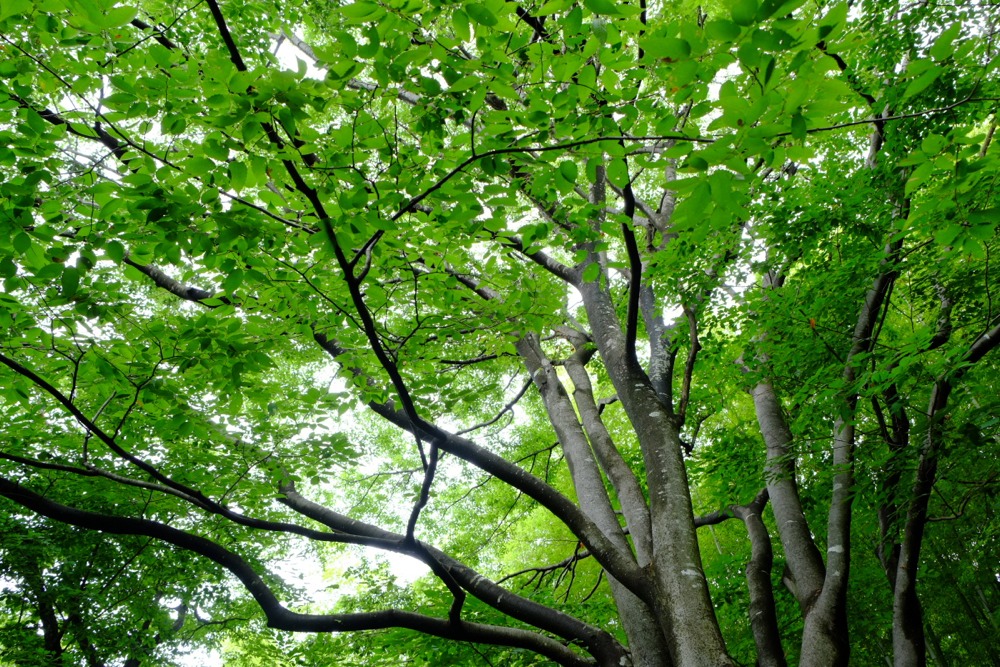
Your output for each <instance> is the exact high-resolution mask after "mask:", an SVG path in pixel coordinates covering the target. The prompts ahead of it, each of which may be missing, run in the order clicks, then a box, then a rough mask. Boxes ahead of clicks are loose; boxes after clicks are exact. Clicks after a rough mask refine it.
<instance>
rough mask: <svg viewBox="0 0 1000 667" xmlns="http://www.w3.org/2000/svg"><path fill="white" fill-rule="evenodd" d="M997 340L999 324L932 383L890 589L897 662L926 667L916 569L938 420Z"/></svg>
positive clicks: (938, 445)
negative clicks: (960, 384)
mask: <svg viewBox="0 0 1000 667" xmlns="http://www.w3.org/2000/svg"><path fill="white" fill-rule="evenodd" d="M998 344H1000V323H998V321H997V320H994V321H993V322H991V326H990V328H989V329H987V330H986V331H985V332H984V333H983V334H982V335H980V336H979V337H978V338H976V340H975V341H974V342H973V343H972V345H971V346H970V347H969V349H968V351H967V352H966V353H965V354H964V355H963V357H962V362H964V363H963V364H962V365H960V366H959V367H958V368H957V369H956V370H954V371H952V372H951V373H950V374H945V375H943V376H942V377H940V378H938V380H937V381H936V382H935V383H934V387H933V389H932V390H931V397H930V402H929V405H928V408H927V422H928V424H927V435H926V437H925V439H924V445H923V447H922V448H921V452H920V458H919V461H918V462H917V471H916V474H915V477H914V482H913V491H912V498H913V499H912V501H911V504H910V507H909V510H908V511H907V513H906V525H905V527H904V529H903V540H902V543H901V544H900V551H899V562H898V564H897V567H896V582H895V583H896V585H895V590H894V591H893V607H892V611H893V621H892V645H893V654H894V660H895V662H894V664H895V666H896V667H924V665H926V663H927V657H926V640H925V638H924V624H923V611H922V609H921V607H920V599H919V597H918V596H917V569H918V567H919V564H920V549H921V546H922V543H923V538H924V530H925V529H926V527H927V507H928V503H929V502H930V495H931V491H932V489H933V488H934V483H935V481H936V478H937V467H938V459H939V457H940V455H941V450H942V447H943V444H944V443H943V440H944V438H943V432H942V428H941V425H942V421H943V419H944V416H945V415H944V413H945V410H946V408H947V406H948V398H949V396H950V395H951V392H952V388H953V387H954V386H955V385H956V384H957V383H958V382H959V380H960V379H961V378H962V376H964V375H965V373H966V372H967V371H968V369H969V368H970V367H971V366H973V365H974V364H975V363H977V362H978V361H979V360H980V359H982V358H983V357H984V356H985V355H986V354H987V353H989V352H990V351H992V350H993V349H994V348H996V347H997V345H998Z"/></svg>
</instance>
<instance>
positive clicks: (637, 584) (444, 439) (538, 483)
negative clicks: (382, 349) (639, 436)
mask: <svg viewBox="0 0 1000 667" xmlns="http://www.w3.org/2000/svg"><path fill="white" fill-rule="evenodd" d="M314 338H315V339H316V342H317V344H319V345H320V347H322V348H323V349H324V350H326V351H327V353H328V354H330V356H331V357H333V358H334V359H338V358H339V357H342V356H343V354H344V353H345V352H346V350H344V348H342V347H340V345H338V344H337V343H336V341H334V340H332V339H330V338H329V337H327V336H326V335H325V334H323V333H320V332H316V333H315V334H314ZM348 370H349V371H350V372H351V373H353V374H355V375H359V376H363V375H364V374H363V373H362V371H361V370H360V369H348ZM366 381H367V380H366ZM368 407H369V408H371V410H372V411H373V412H375V413H376V414H378V415H379V416H381V417H382V418H383V419H385V420H387V421H389V422H390V423H392V424H395V425H396V426H397V427H399V428H401V429H403V430H404V431H407V432H408V433H411V434H414V435H416V434H419V435H420V436H421V437H422V438H424V439H425V441H427V442H436V443H437V445H438V446H439V447H440V448H441V450H442V451H444V452H447V453H449V454H451V455H453V456H457V457H458V458H460V459H462V460H463V461H466V462H468V463H471V464H472V465H474V466H476V467H477V468H480V469H481V470H483V471H485V472H488V473H490V474H491V475H493V476H494V477H496V478H497V479H499V480H500V481H502V482H504V483H506V484H508V485H510V486H512V487H514V488H515V489H518V490H519V491H521V492H523V493H524V494H525V495H527V496H528V497H530V498H532V499H534V500H535V501H537V502H538V503H539V504H540V505H542V506H543V507H545V508H546V509H548V510H549V511H550V512H552V513H553V514H554V515H555V516H556V517H557V518H559V520H560V521H562V522H563V523H564V524H566V526H567V527H568V528H569V530H570V531H572V532H573V534H574V535H576V536H577V537H578V538H579V539H580V541H582V542H583V543H584V544H585V545H587V548H588V549H590V550H591V551H592V552H594V553H595V556H596V557H597V560H598V561H599V562H600V563H601V565H602V566H604V567H605V568H607V569H608V571H609V572H610V573H611V574H612V575H613V576H614V577H615V578H617V579H618V580H619V581H621V582H622V583H624V584H625V585H626V586H627V587H628V588H629V589H630V590H633V592H635V593H636V594H637V595H639V596H640V597H643V596H644V595H649V594H650V591H649V590H648V587H644V585H643V583H642V582H643V575H642V573H641V571H640V569H639V567H638V566H637V565H636V564H635V561H634V560H632V558H631V556H626V555H624V554H621V553H620V552H619V551H618V549H617V548H616V547H615V546H613V545H612V543H611V542H610V541H609V540H608V538H607V537H605V536H604V534H603V533H602V532H601V530H600V529H599V528H598V527H597V526H596V525H595V524H594V523H593V522H592V521H591V520H590V519H589V518H587V517H586V515H585V514H584V513H583V512H581V511H580V508H579V507H577V506H576V504H574V503H573V502H572V501H571V500H569V499H568V498H566V497H565V496H564V495H562V494H561V493H559V491H558V490H556V489H555V488H553V487H552V486H550V485H548V484H546V483H545V482H544V481H542V480H541V479H539V478H537V477H535V476H534V475H532V474H531V473H529V472H527V471H526V470H524V469H522V468H520V467H519V466H517V465H514V464H513V463H510V462H509V461H507V460H506V459H504V458H503V457H501V456H498V455H497V454H494V453H493V452H491V451H490V450H488V449H486V448H484V447H481V446H479V445H477V444H475V443H474V442H472V441H471V440H468V439H467V438H464V437H461V436H458V435H455V434H452V433H449V432H448V431H446V430H445V429H443V428H441V427H439V426H436V425H433V424H430V423H429V422H422V423H420V424H414V423H413V422H412V421H411V420H410V419H409V418H408V417H407V416H406V414H405V413H404V412H403V411H401V410H399V409H397V408H396V407H395V405H394V404H393V403H392V402H385V403H380V402H376V401H371V402H369V403H368ZM633 587H634V589H633Z"/></svg>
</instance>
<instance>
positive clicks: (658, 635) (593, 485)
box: [517, 335, 669, 667]
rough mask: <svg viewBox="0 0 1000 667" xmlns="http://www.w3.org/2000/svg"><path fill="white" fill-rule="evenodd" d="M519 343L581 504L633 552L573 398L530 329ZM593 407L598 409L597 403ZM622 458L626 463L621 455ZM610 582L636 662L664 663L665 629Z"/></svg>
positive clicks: (642, 605)
mask: <svg viewBox="0 0 1000 667" xmlns="http://www.w3.org/2000/svg"><path fill="white" fill-rule="evenodd" d="M517 349H518V352H519V353H520V355H521V358H522V359H523V360H524V364H525V366H526V368H527V369H528V372H529V374H530V375H531V377H532V378H533V380H534V382H535V386H536V387H537V388H538V391H539V393H540V394H541V396H542V400H543V402H544V404H545V409H546V412H547V413H548V417H549V421H550V422H551V423H552V426H553V428H554V430H555V432H556V436H557V437H558V439H559V442H560V444H561V445H562V450H563V453H564V455H565V457H566V463H567V465H568V467H569V471H570V477H571V478H572V480H573V487H574V489H575V490H576V495H577V500H578V501H579V503H580V507H581V508H582V509H583V511H584V512H585V513H586V514H587V516H589V517H591V519H593V521H594V523H595V524H596V525H597V527H598V528H600V530H601V531H602V532H603V533H604V534H605V536H607V538H608V539H609V540H610V541H611V542H612V543H613V544H614V546H615V547H616V548H617V549H618V550H619V551H620V552H621V553H622V554H628V555H629V556H630V557H634V556H633V555H632V551H631V548H630V546H629V543H628V540H627V539H626V537H625V532H624V531H623V530H622V528H621V525H620V524H619V522H618V517H617V516H616V515H615V512H614V509H613V508H612V506H611V499H610V498H609V497H608V494H607V491H606V489H605V486H604V479H603V478H602V476H601V471H600V469H599V468H598V465H597V461H596V460H595V456H594V453H593V451H592V450H591V445H590V442H588V440H587V435H586V434H585V433H584V431H583V428H582V426H581V424H580V422H579V421H578V420H577V417H576V412H575V411H574V409H573V404H572V402H571V401H570V400H569V396H568V395H567V393H566V389H565V387H564V386H563V384H562V382H561V381H560V379H559V377H558V375H557V373H556V369H555V367H554V366H553V365H552V363H551V361H550V360H549V359H548V358H547V357H546V356H545V354H544V353H543V352H542V350H541V347H540V345H539V343H538V339H537V338H536V337H535V336H534V335H528V336H525V337H524V338H522V339H521V340H520V341H519V342H518V344H517ZM594 413H595V415H596V405H595V406H594ZM603 435H604V436H606V437H607V440H608V442H606V443H604V444H605V445H607V446H610V447H611V448H612V449H613V448H614V445H613V444H611V443H610V435H608V434H607V432H606V431H604V434H603ZM621 463H622V464H624V461H622V462H621ZM619 472H621V471H620V470H619ZM608 583H609V584H610V586H611V592H612V596H613V597H614V600H615V605H616V606H617V607H618V612H619V615H620V617H621V621H622V627H623V628H624V629H625V633H626V635H627V636H628V638H629V646H630V647H631V649H632V659H633V661H634V663H635V664H636V665H644V666H646V665H648V666H649V667H658V666H660V665H664V666H665V665H668V664H669V659H668V657H667V653H666V650H665V646H664V641H663V639H664V638H663V633H662V631H661V630H660V627H659V625H658V623H657V620H656V617H655V615H654V614H653V612H652V611H651V610H650V608H649V607H648V606H647V605H646V604H645V603H644V602H643V601H642V600H640V599H639V598H638V597H636V596H635V595H634V594H632V593H631V592H629V591H628V589H626V588H625V587H624V586H622V585H621V584H620V583H619V582H618V581H617V580H616V579H615V578H614V577H613V576H610V575H609V577H608Z"/></svg>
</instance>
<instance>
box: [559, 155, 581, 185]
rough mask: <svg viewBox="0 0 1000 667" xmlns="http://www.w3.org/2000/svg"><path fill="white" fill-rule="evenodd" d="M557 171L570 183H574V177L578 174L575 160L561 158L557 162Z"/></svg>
mask: <svg viewBox="0 0 1000 667" xmlns="http://www.w3.org/2000/svg"><path fill="white" fill-rule="evenodd" d="M559 173H560V174H562V177H563V178H565V179H566V180H567V181H569V182H570V183H576V179H577V177H578V176H579V169H578V168H577V166H576V162H573V161H572V160H563V161H562V162H560V163H559Z"/></svg>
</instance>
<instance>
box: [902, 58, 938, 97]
mask: <svg viewBox="0 0 1000 667" xmlns="http://www.w3.org/2000/svg"><path fill="white" fill-rule="evenodd" d="M941 71H942V70H941V68H940V67H939V66H937V65H932V66H931V67H929V68H927V70H926V71H924V73H923V74H921V75H920V76H918V77H916V78H915V79H913V80H912V81H910V83H909V84H907V86H906V90H905V91H904V92H903V97H902V99H904V100H908V99H910V98H911V97H913V96H914V95H918V94H920V93H921V92H923V91H924V90H926V89H927V88H928V87H929V86H930V85H931V84H932V83H934V82H935V81H937V78H938V77H939V76H941Z"/></svg>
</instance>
